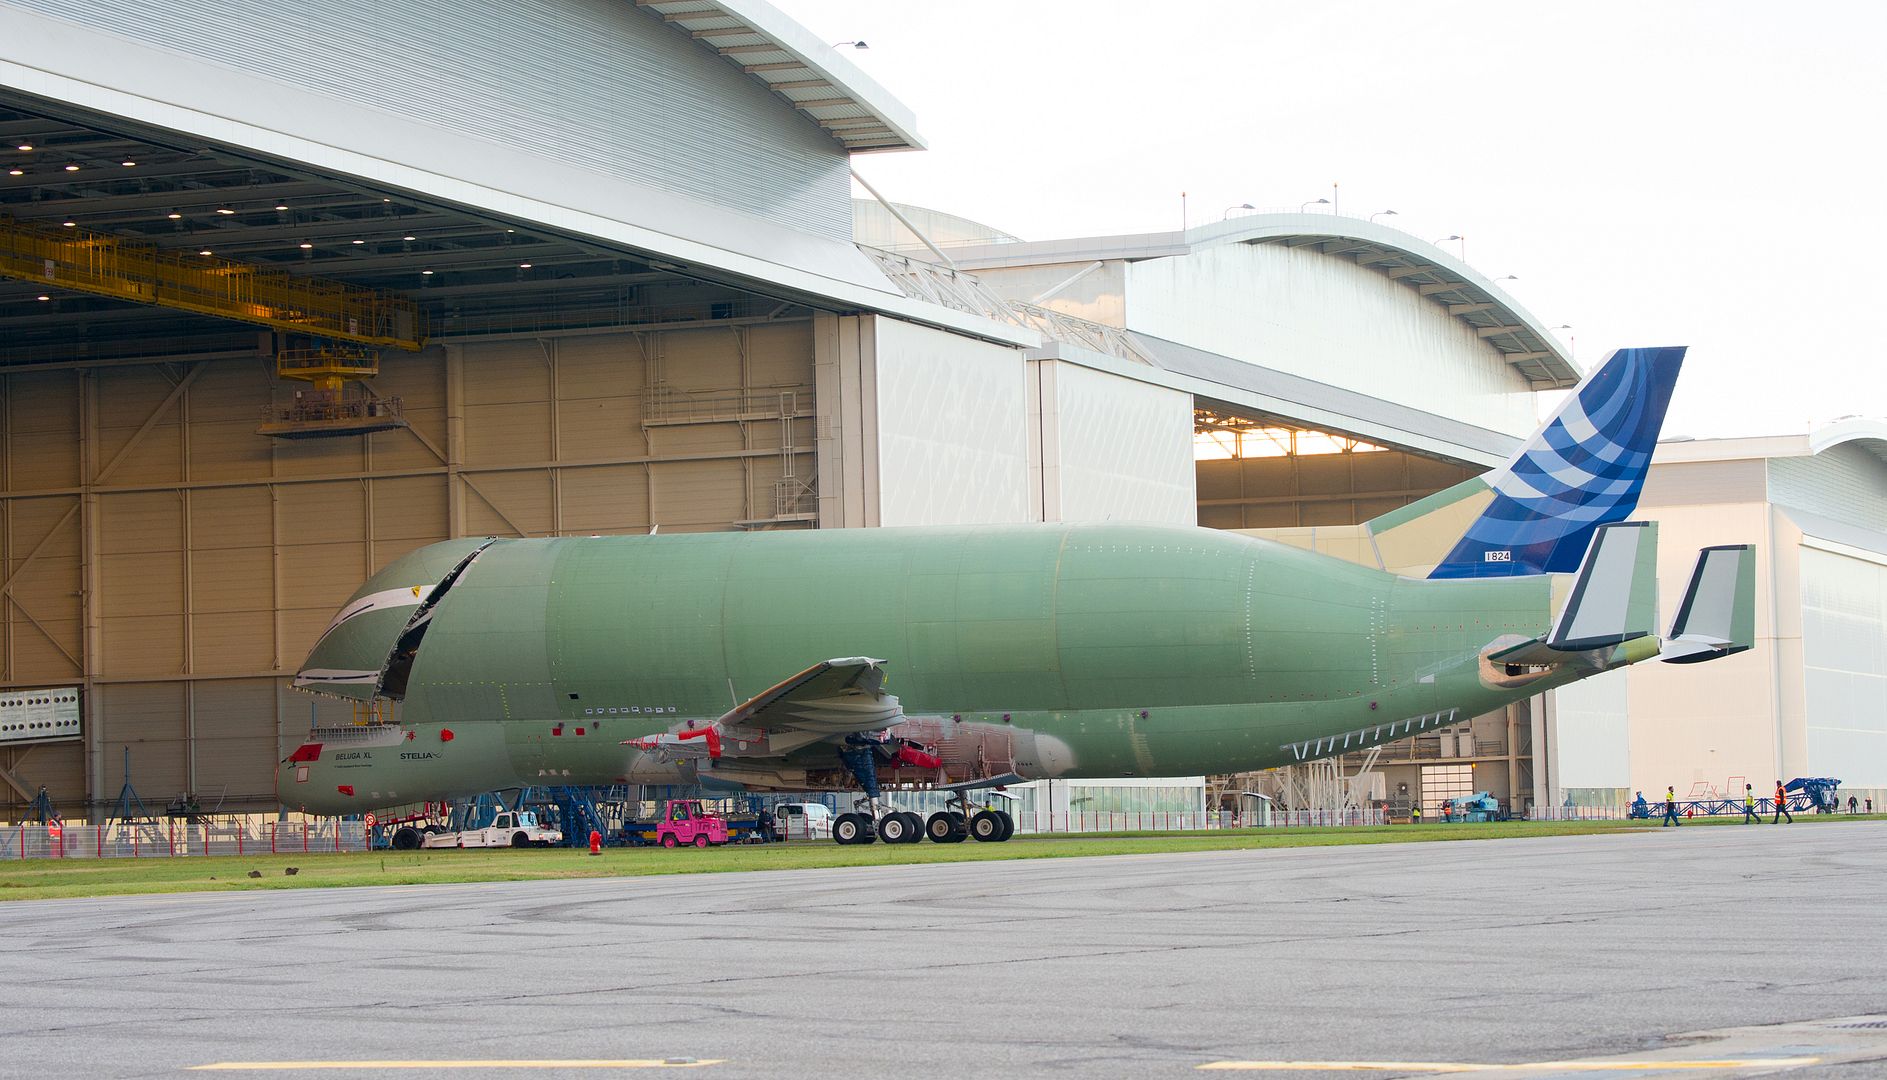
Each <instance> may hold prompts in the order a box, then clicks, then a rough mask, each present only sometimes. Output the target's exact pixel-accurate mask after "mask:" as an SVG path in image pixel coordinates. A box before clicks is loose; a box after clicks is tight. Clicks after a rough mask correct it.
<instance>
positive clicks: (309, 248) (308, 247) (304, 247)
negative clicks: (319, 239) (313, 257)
mask: <svg viewBox="0 0 1887 1080" xmlns="http://www.w3.org/2000/svg"><path fill="white" fill-rule="evenodd" d="M301 249H302V250H303V251H313V250H314V245H313V244H303V245H301Z"/></svg>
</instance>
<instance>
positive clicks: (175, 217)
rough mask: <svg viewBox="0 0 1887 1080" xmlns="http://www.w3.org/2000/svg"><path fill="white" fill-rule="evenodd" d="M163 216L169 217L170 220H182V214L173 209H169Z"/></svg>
mask: <svg viewBox="0 0 1887 1080" xmlns="http://www.w3.org/2000/svg"><path fill="white" fill-rule="evenodd" d="M164 216H165V217H167V218H169V219H170V220H172V221H182V220H183V215H182V214H179V213H178V212H177V211H175V210H172V211H171V212H170V213H168V214H165V215H164Z"/></svg>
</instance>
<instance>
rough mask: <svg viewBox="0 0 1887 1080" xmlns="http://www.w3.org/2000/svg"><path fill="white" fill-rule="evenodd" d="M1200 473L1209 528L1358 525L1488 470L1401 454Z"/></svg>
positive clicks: (1215, 467) (1296, 459)
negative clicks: (1481, 470)
mask: <svg viewBox="0 0 1887 1080" xmlns="http://www.w3.org/2000/svg"><path fill="white" fill-rule="evenodd" d="M1198 470H1199V472H1198V478H1199V524H1201V525H1203V526H1205V527H1206V528H1209V529H1279V528H1295V527H1300V526H1305V525H1355V524H1358V523H1360V522H1364V521H1368V520H1369V519H1370V518H1373V517H1376V516H1378V515H1381V514H1386V513H1388V512H1389V511H1391V510H1394V509H1396V508H1397V507H1401V506H1407V505H1408V504H1409V503H1412V502H1414V501H1415V500H1417V499H1419V498H1422V497H1423V496H1426V495H1430V494H1433V493H1434V492H1437V491H1440V490H1442V489H1443V488H1446V487H1451V486H1453V485H1455V484H1458V483H1460V482H1461V481H1463V480H1466V479H1467V478H1468V477H1470V476H1474V475H1477V474H1478V473H1479V471H1480V470H1478V469H1471V468H1468V467H1466V466H1462V465H1453V464H1450V463H1448V462H1445V461H1436V460H1435V459H1434V458H1428V457H1422V456H1421V455H1419V454H1409V453H1404V452H1402V451H1399V450H1372V451H1368V452H1364V453H1353V454H1305V455H1302V456H1285V457H1254V458H1225V459H1221V460H1216V461H1201V462H1199V463H1198Z"/></svg>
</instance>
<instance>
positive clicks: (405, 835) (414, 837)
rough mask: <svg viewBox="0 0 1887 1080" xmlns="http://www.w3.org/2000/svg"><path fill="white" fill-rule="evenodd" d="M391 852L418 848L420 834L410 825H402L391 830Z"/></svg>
mask: <svg viewBox="0 0 1887 1080" xmlns="http://www.w3.org/2000/svg"><path fill="white" fill-rule="evenodd" d="M392 844H393V850H395V851H412V850H414V849H415V848H417V847H419V844H420V833H419V830H418V829H415V828H413V827H412V826H411V825H402V826H400V827H399V828H397V829H395V830H393V842H392Z"/></svg>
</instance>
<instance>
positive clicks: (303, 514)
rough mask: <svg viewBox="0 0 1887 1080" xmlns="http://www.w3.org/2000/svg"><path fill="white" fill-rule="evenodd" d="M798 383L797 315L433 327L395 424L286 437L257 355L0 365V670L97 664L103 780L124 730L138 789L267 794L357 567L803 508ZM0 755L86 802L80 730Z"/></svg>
mask: <svg viewBox="0 0 1887 1080" xmlns="http://www.w3.org/2000/svg"><path fill="white" fill-rule="evenodd" d="M812 380H813V346H812V333H811V323H810V321H804V320H803V321H798V322H781V323H772V324H767V325H760V326H741V327H709V328H701V329H687V330H671V331H665V332H661V333H650V334H627V333H624V334H608V335H595V336H583V337H570V338H563V339H547V340H541V341H540V340H526V341H509V342H490V343H480V344H469V345H464V346H453V347H450V349H446V348H433V349H429V350H428V351H426V352H425V353H423V354H420V355H419V356H416V357H402V358H397V359H390V360H388V361H387V362H386V365H385V371H384V372H383V374H382V375H381V376H380V377H379V378H377V379H375V380H374V381H373V387H374V390H375V391H376V392H377V393H380V394H383V395H398V396H400V397H402V398H403V399H404V401H405V404H406V415H407V417H408V419H409V420H410V421H411V422H412V428H411V429H410V430H408V431H392V432H383V433H380V434H376V435H372V436H367V437H364V438H363V437H353V438H344V439H321V440H310V441H306V442H277V441H275V440H271V439H267V438H264V437H263V436H260V435H257V434H255V428H256V425H257V424H258V423H259V422H260V419H261V413H262V409H263V407H264V406H265V405H267V404H268V403H269V402H270V401H271V400H272V399H282V398H285V396H286V395H287V394H289V393H292V388H290V387H287V386H284V385H283V384H279V383H277V382H276V380H275V379H274V377H273V374H272V371H271V368H270V367H269V365H268V364H267V363H266V362H264V361H263V360H261V359H257V360H256V361H254V362H231V361H221V362H215V363H198V364H196V365H194V366H192V365H188V364H175V365H156V364H152V365H139V366H124V367H100V368H92V369H88V370H83V371H79V370H55V371H44V372H34V373H27V374H12V375H4V376H0V567H4V568H5V571H6V575H5V581H6V593H7V596H6V600H5V602H4V604H3V605H0V685H18V686H38V685H59V684H71V683H75V682H86V683H87V684H88V685H89V687H90V690H89V692H88V694H87V703H88V709H89V714H88V717H87V732H88V744H89V745H90V747H91V750H92V753H93V759H92V761H91V764H90V770H91V773H92V775H93V777H94V779H93V781H92V793H91V794H92V796H93V797H94V798H96V799H99V800H104V801H107V802H110V801H112V800H114V799H115V798H116V796H117V794H118V791H119V788H120V786H121V785H122V783H123V758H124V751H125V750H126V749H127V748H128V749H129V750H130V751H131V770H132V776H133V779H134V781H135V784H136V786H137V789H138V791H139V793H140V794H141V795H142V796H143V798H144V800H145V802H146V803H147V804H150V803H153V802H155V803H158V804H161V803H164V802H167V801H168V800H169V799H170V798H171V797H172V796H173V795H175V794H177V793H178V792H182V791H195V792H196V793H197V794H198V795H199V797H200V798H201V799H202V801H203V802H204V803H205V805H209V804H211V803H213V802H214V801H215V800H216V799H217V798H218V797H219V796H222V795H227V796H228V797H229V798H230V799H232V800H238V801H242V802H249V803H258V802H259V803H264V804H266V803H269V802H272V799H273V796H272V795H271V792H272V791H273V770H274V764H275V762H276V760H278V758H279V757H280V754H281V752H282V750H283V743H284V742H290V743H292V742H293V741H295V740H296V739H298V738H299V735H300V733H301V732H303V731H305V730H306V725H307V723H308V721H309V719H310V718H311V716H312V715H314V710H316V709H317V705H316V704H315V702H316V699H314V698H310V697H308V696H306V695H303V694H299V693H295V692H293V691H289V690H286V689H285V688H284V685H283V683H284V680H283V678H282V676H283V675H284V674H286V673H291V672H292V671H293V670H294V669H295V668H296V667H297V666H298V665H299V663H300V661H301V659H302V657H303V656H304V655H305V654H306V652H307V649H308V647H309V646H310V645H311V644H312V643H313V641H314V639H315V637H316V636H317V635H318V634H319V633H320V632H321V630H322V628H324V627H325V626H326V625H327V622H328V620H329V619H330V618H331V617H332V616H333V614H334V611H335V609H336V608H337V607H338V606H339V605H340V604H341V602H342V601H343V600H345V599H346V597H347V596H348V594H349V593H351V592H352V591H353V590H354V589H355V588H356V587H357V586H358V585H359V584H360V582H361V581H362V580H364V579H365V578H366V577H368V576H369V575H370V574H372V573H373V572H374V571H376V570H378V569H379V568H381V567H383V566H385V565H386V564H387V563H389V562H391V561H392V560H393V559H396V558H398V557H399V556H401V555H403V554H405V553H406V552H408V551H411V550H412V549H414V548H416V547H419V546H420V545H423V544H427V543H431V542H434V541H437V540H443V539H446V538H448V537H451V536H462V535H497V536H519V535H530V536H545V535H586V534H589V533H611V532H643V531H646V530H647V529H648V528H649V527H650V526H651V524H659V525H660V526H661V528H662V530H663V531H665V532H674V531H702V530H713V529H728V528H732V527H735V525H736V523H742V522H744V523H748V524H755V525H763V526H764V525H767V524H770V523H777V524H785V525H793V524H800V523H802V522H803V521H804V519H805V517H806V516H807V515H809V514H810V511H811V509H812V506H811V502H810V500H806V501H804V502H803V504H796V503H794V502H793V500H791V499H785V500H783V499H782V497H781V495H780V492H781V491H783V490H785V491H798V490H801V486H802V481H803V482H804V484H810V481H811V477H812V449H813V445H814V444H813V415H812V414H813V408H812V405H813V391H812ZM452 417H458V418H459V419H457V420H453V419H450V418H452ZM789 472H790V473H791V475H792V476H793V477H797V478H799V479H788V474H789ZM86 477H90V478H91V482H90V483H89V484H88V483H83V482H82V478H86ZM795 511H803V512H804V513H795ZM88 553H90V558H89V560H88V557H87V556H88ZM88 596H89V597H91V598H94V599H95V600H96V603H93V604H88V603H87V602H86V601H87V598H88ZM88 626H89V627H90V628H91V629H90V632H89V633H88ZM318 708H319V709H320V710H321V711H322V713H323V715H324V717H325V718H326V719H328V720H341V719H343V716H342V714H341V713H340V712H339V711H338V709H337V708H336V707H335V706H334V705H333V704H332V703H327V702H323V703H321V704H320V705H319V706H318ZM0 765H4V766H5V767H7V768H8V769H9V770H10V771H13V772H14V773H15V774H16V775H18V776H20V777H21V778H22V779H24V780H27V781H30V784H32V785H37V784H45V785H46V786H47V788H48V789H49V790H50V791H51V792H52V793H53V795H54V796H55V797H56V798H57V799H59V800H60V802H61V803H62V804H65V805H67V806H73V807H75V806H76V804H77V803H79V802H81V801H83V799H84V797H85V785H86V776H87V771H88V770H87V763H86V761H85V757H84V754H83V753H82V749H81V747H80V746H79V745H76V744H48V745H42V746H38V747H33V748H28V749H7V750H0ZM22 805H23V800H22V799H21V798H20V796H19V795H18V793H17V792H14V791H12V790H10V789H4V790H0V819H4V818H6V817H8V816H12V815H17V814H18V813H19V812H20V807H21V806H22Z"/></svg>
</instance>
